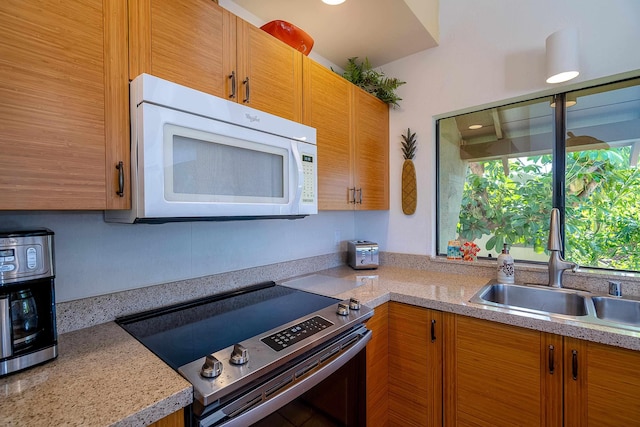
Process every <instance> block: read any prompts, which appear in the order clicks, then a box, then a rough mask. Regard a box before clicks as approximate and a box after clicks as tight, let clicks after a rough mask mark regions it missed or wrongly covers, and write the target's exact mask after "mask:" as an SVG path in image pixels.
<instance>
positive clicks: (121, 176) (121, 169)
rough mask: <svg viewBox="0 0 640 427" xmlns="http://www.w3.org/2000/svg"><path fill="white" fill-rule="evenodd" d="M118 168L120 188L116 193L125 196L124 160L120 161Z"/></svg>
mask: <svg viewBox="0 0 640 427" xmlns="http://www.w3.org/2000/svg"><path fill="white" fill-rule="evenodd" d="M116 169H117V170H118V190H117V191H116V194H117V195H118V196H120V197H124V164H123V163H122V162H118V164H117V165H116Z"/></svg>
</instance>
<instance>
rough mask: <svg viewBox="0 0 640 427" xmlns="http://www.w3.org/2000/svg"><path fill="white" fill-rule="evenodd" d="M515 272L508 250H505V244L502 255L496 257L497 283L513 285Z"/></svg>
mask: <svg viewBox="0 0 640 427" xmlns="http://www.w3.org/2000/svg"><path fill="white" fill-rule="evenodd" d="M515 272H516V271H515V266H514V263H513V257H512V256H511V255H510V254H509V248H507V244H506V243H505V244H504V247H503V249H502V253H501V254H500V255H498V282H499V283H514V282H515Z"/></svg>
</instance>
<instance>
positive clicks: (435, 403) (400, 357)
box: [389, 303, 443, 427]
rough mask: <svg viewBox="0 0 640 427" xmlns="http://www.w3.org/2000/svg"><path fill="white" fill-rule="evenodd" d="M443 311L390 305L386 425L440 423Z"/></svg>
mask: <svg viewBox="0 0 640 427" xmlns="http://www.w3.org/2000/svg"><path fill="white" fill-rule="evenodd" d="M442 338H443V335H442V313H440V312H438V311H433V310H428V309H425V308H420V307H415V306H411V305H407V304H401V303H390V304H389V424H390V425H397V426H421V427H422V426H440V425H442V343H443V339H442Z"/></svg>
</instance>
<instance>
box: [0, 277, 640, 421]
mask: <svg viewBox="0 0 640 427" xmlns="http://www.w3.org/2000/svg"><path fill="white" fill-rule="evenodd" d="M447 267H449V266H447ZM314 275H315V276H319V277H320V278H322V280H324V282H322V280H315V281H314V282H313V284H315V287H314V286H308V283H306V282H305V280H302V279H305V278H308V277H311V276H314ZM488 281H489V279H488V278H487V277H486V276H483V275H471V274H454V273H446V272H440V271H432V270H417V269H411V268H399V267H391V266H382V267H380V268H378V269H377V270H359V271H356V270H353V269H351V268H349V267H346V266H342V267H336V268H331V269H328V270H322V271H319V272H316V273H313V274H310V275H305V276H300V277H298V278H294V279H288V280H284V281H281V282H280V283H282V284H285V285H286V286H291V287H297V288H301V289H306V290H308V291H310V292H315V293H320V294H324V295H328V296H335V297H338V298H343V299H348V298H349V297H355V298H359V299H360V300H361V302H362V303H363V304H366V305H368V306H370V307H374V308H375V307H376V306H378V305H380V304H383V303H385V302H387V301H397V302H403V303H408V304H413V305H417V306H421V307H425V308H430V309H435V310H441V311H445V312H450V313H456V314H461V315H467V316H472V317H476V318H481V319H487V320H492V321H497V322H501V323H506V324H511V325H515V326H521V327H525V328H530V329H537V330H540V331H544V332H550V333H555V334H560V335H565V336H571V337H575V338H580V339H585V340H590V341H595V342H600V343H604V344H609V345H615V346H619V347H624V348H629V349H632V350H640V333H638V332H634V331H626V330H620V329H614V328H610V327H605V326H596V325H588V324H581V323H579V322H576V321H571V320H564V319H560V320H558V319H552V318H549V317H545V316H540V315H532V314H527V315H523V314H522V313H519V312H516V311H511V310H506V309H501V308H485V307H482V306H479V305H475V304H472V303H469V302H468V301H469V299H470V298H471V297H472V296H473V295H474V294H475V293H476V292H477V291H478V290H479V289H480V288H481V287H482V286H484V285H485V284H487V283H488ZM319 283H325V285H322V286H319V287H318V286H317V285H318V284H319ZM58 350H59V356H58V358H57V359H56V360H54V361H52V362H49V363H45V364H44V365H41V366H38V367H35V368H32V369H28V370H26V371H24V372H20V373H17V374H12V375H9V376H8V377H5V378H2V379H0V420H2V421H1V424H2V425H3V426H4V425H7V426H24V425H28V426H51V425H56V426H130V425H131V426H141V425H148V424H150V423H152V422H155V421H157V420H159V419H161V418H163V417H165V416H167V415H169V414H171V413H173V412H175V411H177V410H179V409H180V408H182V407H185V406H187V405H189V404H190V403H191V402H192V394H193V392H192V388H191V385H190V384H189V383H188V382H187V381H186V380H184V379H183V378H182V377H181V376H180V375H179V374H178V373H176V372H175V371H174V370H172V369H171V368H170V367H169V366H168V365H166V364H164V363H163V362H162V361H161V360H160V359H158V358H157V357H156V356H155V355H153V354H152V353H151V352H150V351H149V350H147V349H146V348H145V347H144V346H143V345H142V344H140V343H139V342H138V341H136V340H135V339H134V338H132V337H131V336H130V335H129V334H128V333H127V332H125V331H124V330H123V329H122V328H120V327H119V326H118V325H116V324H115V323H114V322H108V323H103V324H100V325H97V326H92V327H88V328H84V329H80V330H77V331H73V332H68V333H65V334H61V335H60V336H59V346H58Z"/></svg>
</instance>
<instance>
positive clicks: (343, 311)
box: [336, 302, 349, 316]
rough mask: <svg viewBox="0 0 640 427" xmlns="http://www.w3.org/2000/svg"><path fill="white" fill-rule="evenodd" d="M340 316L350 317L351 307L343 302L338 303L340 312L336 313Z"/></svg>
mask: <svg viewBox="0 0 640 427" xmlns="http://www.w3.org/2000/svg"><path fill="white" fill-rule="evenodd" d="M336 313H338V314H339V315H340V316H348V315H349V306H348V305H347V304H344V303H342V302H339V303H338V310H337V311H336Z"/></svg>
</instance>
